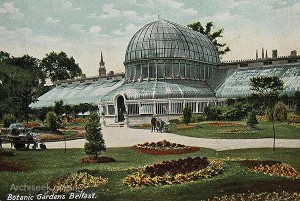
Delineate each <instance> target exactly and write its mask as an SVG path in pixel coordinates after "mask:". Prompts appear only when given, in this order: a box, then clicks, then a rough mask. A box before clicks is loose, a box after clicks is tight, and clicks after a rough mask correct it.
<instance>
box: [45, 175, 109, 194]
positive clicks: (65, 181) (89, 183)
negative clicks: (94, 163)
mask: <svg viewBox="0 0 300 201" xmlns="http://www.w3.org/2000/svg"><path fill="white" fill-rule="evenodd" d="M107 182H108V179H107V178H102V177H101V176H93V175H91V174H88V173H87V172H76V173H71V174H70V175H69V176H66V177H59V178H57V179H55V180H53V181H51V182H50V183H49V189H50V191H51V192H55V193H62V192H64V193H67V192H71V191H78V190H83V189H86V188H91V187H97V186H100V185H103V184H106V183H107Z"/></svg>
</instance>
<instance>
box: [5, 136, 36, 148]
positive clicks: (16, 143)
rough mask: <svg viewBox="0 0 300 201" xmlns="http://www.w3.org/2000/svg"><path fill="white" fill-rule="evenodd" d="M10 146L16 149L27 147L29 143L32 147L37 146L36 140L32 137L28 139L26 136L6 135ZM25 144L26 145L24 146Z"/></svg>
mask: <svg viewBox="0 0 300 201" xmlns="http://www.w3.org/2000/svg"><path fill="white" fill-rule="evenodd" d="M8 139H9V142H10V144H11V148H12V147H14V148H15V149H17V150H20V149H26V148H29V145H31V144H33V147H32V148H33V149H36V148H37V144H38V142H37V141H36V140H34V139H28V138H27V137H26V136H13V135H9V136H8ZM26 145H27V146H26Z"/></svg>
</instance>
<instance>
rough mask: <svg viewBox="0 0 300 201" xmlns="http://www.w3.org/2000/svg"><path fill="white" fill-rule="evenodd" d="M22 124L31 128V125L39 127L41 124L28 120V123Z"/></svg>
mask: <svg viewBox="0 0 300 201" xmlns="http://www.w3.org/2000/svg"><path fill="white" fill-rule="evenodd" d="M23 126H24V127H31V128H33V127H40V126H41V124H39V123H37V122H30V123H28V124H23Z"/></svg>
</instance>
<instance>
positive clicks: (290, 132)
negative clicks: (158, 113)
mask: <svg viewBox="0 0 300 201" xmlns="http://www.w3.org/2000/svg"><path fill="white" fill-rule="evenodd" d="M207 123H208V122H200V123H198V124H197V127H196V128H192V129H177V128H176V124H171V125H170V127H169V132H171V133H176V134H179V135H184V136H189V137H197V138H220V139H221V138H222V139H257V138H273V129H272V123H271V122H260V123H259V129H255V130H250V132H249V133H222V132H224V131H226V130H232V129H241V130H247V127H246V126H245V122H238V123H241V124H243V125H242V126H234V127H212V126H209V125H208V124H207ZM275 134H276V138H278V139H300V128H297V127H295V126H292V125H289V124H287V123H285V122H275Z"/></svg>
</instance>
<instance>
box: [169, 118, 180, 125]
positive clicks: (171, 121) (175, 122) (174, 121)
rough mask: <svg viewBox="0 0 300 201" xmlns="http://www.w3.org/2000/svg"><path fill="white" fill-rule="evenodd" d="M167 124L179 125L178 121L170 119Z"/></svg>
mask: <svg viewBox="0 0 300 201" xmlns="http://www.w3.org/2000/svg"><path fill="white" fill-rule="evenodd" d="M169 123H170V124H178V123H179V119H170V120H169Z"/></svg>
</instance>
